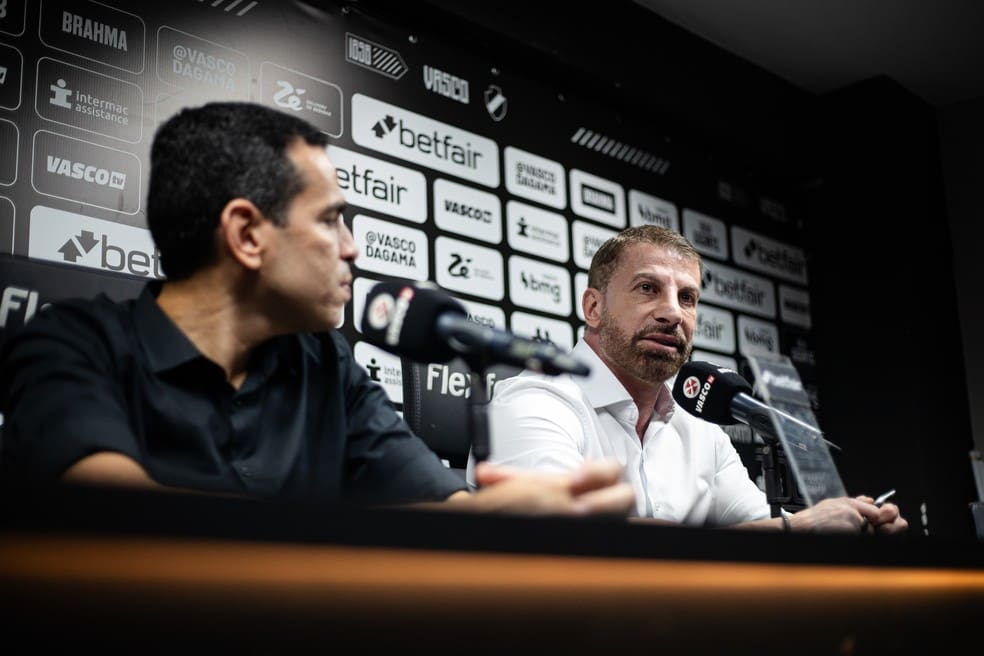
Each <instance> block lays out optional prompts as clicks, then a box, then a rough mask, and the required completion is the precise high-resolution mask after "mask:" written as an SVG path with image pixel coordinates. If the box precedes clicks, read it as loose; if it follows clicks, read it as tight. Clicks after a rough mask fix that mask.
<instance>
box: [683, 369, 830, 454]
mask: <svg viewBox="0 0 984 656" xmlns="http://www.w3.org/2000/svg"><path fill="white" fill-rule="evenodd" d="M751 393H752V386H751V385H750V384H749V382H748V381H747V380H745V379H744V378H742V377H741V376H740V375H738V373H737V372H735V371H732V370H731V369H726V368H724V367H719V366H717V365H716V364H711V363H710V362H700V361H697V362H688V363H686V364H685V365H683V366H682V367H680V372H679V373H678V374H677V377H676V382H675V383H674V384H673V400H674V401H676V402H677V403H678V404H679V405H680V407H681V408H683V409H684V410H686V411H687V412H689V413H690V414H692V415H694V416H695V417H700V418H701V419H704V420H705V421H709V422H711V423H712V424H720V425H724V426H729V425H731V424H737V423H738V422H741V423H743V424H747V425H748V426H749V427H751V428H752V429H753V430H755V431H757V432H758V433H760V434H761V435H762V437H765V438H767V439H769V440H771V441H776V440H778V439H779V436H778V435H777V434H776V430H775V427H774V426H773V424H772V417H773V416H777V417H781V418H783V419H786V420H788V421H792V422H795V423H796V424H798V425H799V426H801V427H803V428H806V429H808V430H810V431H813V432H816V433H819V432H820V431H819V430H817V429H816V428H814V427H813V426H810V425H809V424H807V423H804V422H803V421H802V420H800V419H797V418H796V417H793V416H792V415H788V414H786V413H784V412H782V411H780V410H776V409H775V408H773V407H771V406H768V405H766V404H765V403H762V402H761V401H759V400H758V399H756V398H755V397H753V396H752V395H751Z"/></svg>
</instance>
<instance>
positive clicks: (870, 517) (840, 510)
mask: <svg viewBox="0 0 984 656" xmlns="http://www.w3.org/2000/svg"><path fill="white" fill-rule="evenodd" d="M789 521H790V524H791V528H792V529H793V530H794V531H812V532H818V533H830V532H855V533H856V532H858V531H861V532H874V531H878V532H879V533H901V532H903V531H905V530H906V529H908V528H909V522H907V521H906V520H905V519H904V518H903V517H902V516H901V515H900V514H899V508H898V506H896V505H895V504H893V503H886V504H884V505H882V506H881V507H878V506H876V505H875V504H874V499H872V498H871V497H867V496H859V497H855V498H853V499H851V498H848V497H839V498H836V499H824V500H823V501H821V502H820V503H818V504H816V505H815V506H812V507H810V508H806V509H805V510H801V511H799V512H798V513H795V514H793V515H792V516H791V517H790V520H789Z"/></svg>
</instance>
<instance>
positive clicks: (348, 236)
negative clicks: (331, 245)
mask: <svg viewBox="0 0 984 656" xmlns="http://www.w3.org/2000/svg"><path fill="white" fill-rule="evenodd" d="M341 223H342V228H341V243H340V244H339V252H340V253H341V256H342V259H343V260H347V261H349V262H354V261H355V258H357V257H359V247H358V246H357V245H356V244H355V237H353V236H352V231H351V230H349V227H348V225H346V223H345V221H344V220H342V221H341Z"/></svg>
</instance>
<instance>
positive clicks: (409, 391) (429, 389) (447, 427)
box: [402, 359, 521, 478]
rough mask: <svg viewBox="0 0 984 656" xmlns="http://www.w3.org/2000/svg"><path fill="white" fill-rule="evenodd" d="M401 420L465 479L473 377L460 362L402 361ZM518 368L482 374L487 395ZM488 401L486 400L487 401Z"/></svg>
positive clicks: (496, 368)
mask: <svg viewBox="0 0 984 656" xmlns="http://www.w3.org/2000/svg"><path fill="white" fill-rule="evenodd" d="M402 362H403V418H404V420H406V422H407V424H408V425H409V426H410V428H411V429H412V430H413V432H414V433H416V434H417V435H419V436H420V437H421V439H423V440H424V442H425V443H426V444H427V445H428V446H429V447H430V448H431V449H433V451H434V452H435V453H436V454H437V455H438V457H440V458H441V459H442V460H444V461H446V463H447V465H448V466H449V467H450V468H451V469H452V470H453V471H455V472H456V473H458V474H459V475H461V477H462V478H464V476H465V468H466V467H467V465H468V452H469V449H470V448H471V442H472V435H471V427H470V425H469V417H468V406H469V404H470V403H471V401H470V398H469V397H470V392H471V386H470V380H471V376H472V375H473V374H472V373H471V371H470V369H469V368H468V366H467V365H466V364H465V363H464V362H463V361H462V360H460V359H455V360H452V361H451V362H448V363H447V364H422V363H419V362H411V361H409V360H406V359H403V361H402ZM520 371H521V369H519V368H518V367H512V366H508V365H495V366H492V367H490V368H489V369H487V370H486V372H485V378H486V381H487V386H488V389H489V392H490V393H491V392H492V390H493V388H494V385H495V383H496V382H497V381H500V380H502V379H503V378H508V377H510V376H514V375H516V374H518V373H519V372H520ZM486 401H487V400H486Z"/></svg>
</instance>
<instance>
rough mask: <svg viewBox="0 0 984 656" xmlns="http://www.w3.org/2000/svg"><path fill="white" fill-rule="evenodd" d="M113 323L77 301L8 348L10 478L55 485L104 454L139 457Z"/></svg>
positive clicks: (5, 408) (3, 387) (0, 387)
mask: <svg viewBox="0 0 984 656" xmlns="http://www.w3.org/2000/svg"><path fill="white" fill-rule="evenodd" d="M104 331H105V327H104V326H103V324H101V323H100V322H99V321H97V320H96V319H95V318H94V317H93V316H92V315H89V314H86V313H85V312H80V311H78V310H77V309H76V308H75V307H74V306H72V305H66V306H65V307H55V306H53V307H50V308H47V309H46V310H44V311H42V312H40V313H39V314H38V315H37V316H35V317H34V319H32V320H31V322H30V323H28V324H27V325H26V326H24V327H23V328H22V329H20V330H18V331H16V332H15V333H14V334H13V335H11V336H10V338H9V339H8V340H7V342H6V343H5V344H4V347H3V350H2V353H0V372H2V375H0V411H2V412H3V417H4V426H3V438H2V443H0V444H2V457H0V465H2V470H3V475H4V479H5V481H7V482H16V483H20V484H50V483H53V482H55V481H57V480H58V479H59V478H60V477H61V475H62V474H63V473H64V472H65V470H66V469H68V468H69V467H70V466H71V465H72V464H74V463H75V462H77V461H79V460H81V459H82V458H84V457H86V456H88V455H90V454H93V453H97V452H100V451H114V452H118V453H122V454H124V455H127V456H129V457H131V458H133V459H135V460H139V447H138V442H137V440H136V438H135V436H134V435H133V432H132V430H131V428H130V423H129V420H128V418H127V417H128V415H127V411H126V403H125V401H124V398H123V394H122V388H121V383H120V380H119V376H118V374H117V373H116V371H115V367H114V365H113V356H112V350H111V348H110V347H109V345H108V340H105V339H103V335H104V334H105V332H104Z"/></svg>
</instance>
